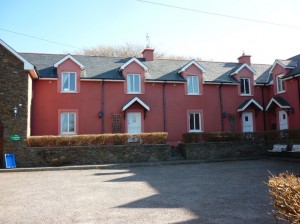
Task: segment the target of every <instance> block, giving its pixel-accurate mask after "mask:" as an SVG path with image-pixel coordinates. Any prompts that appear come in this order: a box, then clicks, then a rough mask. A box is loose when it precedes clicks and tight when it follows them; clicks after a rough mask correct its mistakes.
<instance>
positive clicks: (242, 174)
mask: <svg viewBox="0 0 300 224" xmlns="http://www.w3.org/2000/svg"><path fill="white" fill-rule="evenodd" d="M286 170H289V171H292V172H294V173H296V174H299V173H300V166H299V164H298V163H296V162H286V161H275V160H253V161H236V162H217V163H201V164H186V165H165V166H148V167H131V168H125V169H116V168H113V167H112V168H111V169H110V168H109V167H108V168H106V169H97V170H75V171H74V170H73V171H40V172H23V173H21V172H20V173H18V172H16V173H0V223H1V224H2V223H5V224H7V223H46V224H47V223H51V224H52V223H64V224H65V223H66V224H67V223H130V224H134V223H218V224H219V223H222V224H224V223H225V224H226V223H228V224H229V223H230V224H234V223H238V224H241V223H243V224H248V223H249V224H250V223H251V224H253V223H255V224H260V223H264V224H265V223H275V222H274V220H273V216H272V215H270V214H269V213H270V212H271V211H272V205H271V204H270V202H271V201H270V198H269V195H268V188H267V186H266V184H265V182H267V181H268V176H269V172H268V171H270V172H272V173H274V174H278V173H279V172H283V171H286Z"/></svg>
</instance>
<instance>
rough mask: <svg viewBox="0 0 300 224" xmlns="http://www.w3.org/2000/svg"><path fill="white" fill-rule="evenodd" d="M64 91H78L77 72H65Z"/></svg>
mask: <svg viewBox="0 0 300 224" xmlns="http://www.w3.org/2000/svg"><path fill="white" fill-rule="evenodd" d="M61 90H62V92H75V91H76V73H75V72H63V73H62V82H61Z"/></svg>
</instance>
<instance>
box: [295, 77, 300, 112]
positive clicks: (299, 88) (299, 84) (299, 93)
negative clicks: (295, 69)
mask: <svg viewBox="0 0 300 224" xmlns="http://www.w3.org/2000/svg"><path fill="white" fill-rule="evenodd" d="M295 78H296V77H295ZM297 81H298V82H297V83H298V100H299V111H300V79H297Z"/></svg>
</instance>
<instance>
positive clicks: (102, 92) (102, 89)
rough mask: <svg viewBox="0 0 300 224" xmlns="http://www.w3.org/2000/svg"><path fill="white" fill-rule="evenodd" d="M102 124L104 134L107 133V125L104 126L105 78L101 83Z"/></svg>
mask: <svg viewBox="0 0 300 224" xmlns="http://www.w3.org/2000/svg"><path fill="white" fill-rule="evenodd" d="M101 108H102V111H101V113H102V114H101V115H102V116H101V125H102V134H104V133H105V127H104V79H102V85H101Z"/></svg>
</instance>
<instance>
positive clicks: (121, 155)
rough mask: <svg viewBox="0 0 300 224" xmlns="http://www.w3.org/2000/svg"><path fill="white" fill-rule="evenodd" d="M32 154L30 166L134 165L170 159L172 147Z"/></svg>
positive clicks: (31, 151) (73, 149)
mask: <svg viewBox="0 0 300 224" xmlns="http://www.w3.org/2000/svg"><path fill="white" fill-rule="evenodd" d="M28 155H29V157H30V159H29V160H28V161H26V162H25V163H26V166H27V167H36V166H61V165H90V164H105V163H133V162H147V161H166V160H170V159H171V147H170V146H169V145H166V144H161V145H103V146H89V147H85V146H73V147H47V148H45V147H28ZM17 159H18V158H16V160H17ZM22 164H24V163H22Z"/></svg>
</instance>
